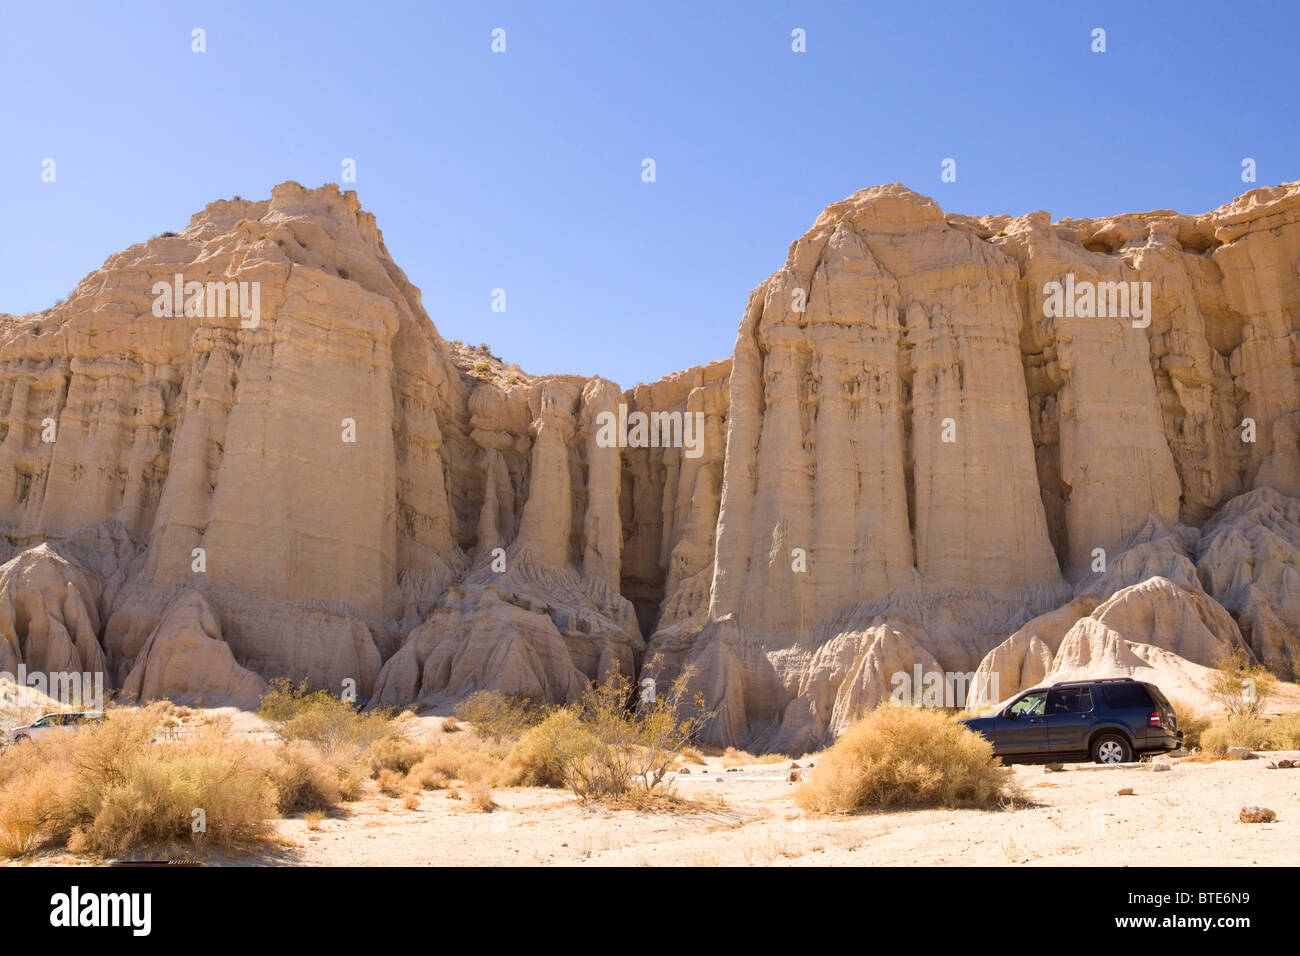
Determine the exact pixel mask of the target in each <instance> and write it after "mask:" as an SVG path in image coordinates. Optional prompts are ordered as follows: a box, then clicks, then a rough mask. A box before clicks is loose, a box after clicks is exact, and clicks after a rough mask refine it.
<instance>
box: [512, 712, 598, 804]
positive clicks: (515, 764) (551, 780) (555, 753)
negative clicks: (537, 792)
mask: <svg viewBox="0 0 1300 956" xmlns="http://www.w3.org/2000/svg"><path fill="white" fill-rule="evenodd" d="M595 745H596V741H595V740H594V739H593V738H592V736H591V733H590V731H589V730H588V728H587V727H586V726H584V725H583V723H582V718H581V715H580V714H579V713H578V711H577V710H576V709H574V708H571V707H560V708H557V709H556V710H554V711H552V713H551V714H550V716H548V717H547V718H546V719H545V720H543V721H542V722H541V723H540V724H538V725H537V726H536V727H531V728H529V729H528V730H527V731H525V732H524V735H523V736H522V737H520V738H519V742H518V743H516V744H515V746H514V747H513V748H512V749H511V751H510V754H509V755H508V756H507V757H506V759H505V761H504V763H503V765H502V771H501V784H502V785H503V786H507V787H563V786H565V785H566V781H565V761H566V759H570V757H571V755H575V754H581V753H586V752H587V751H588V750H589V749H590V748H592V747H594V746H595Z"/></svg>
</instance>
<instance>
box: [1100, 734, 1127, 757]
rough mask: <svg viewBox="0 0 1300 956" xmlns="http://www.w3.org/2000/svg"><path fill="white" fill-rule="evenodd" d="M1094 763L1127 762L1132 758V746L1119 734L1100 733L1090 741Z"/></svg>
mask: <svg viewBox="0 0 1300 956" xmlns="http://www.w3.org/2000/svg"><path fill="white" fill-rule="evenodd" d="M1092 759H1093V762H1094V763H1128V762H1129V761H1131V760H1132V759H1133V748H1131V747H1130V746H1129V745H1128V741H1127V740H1125V739H1124V738H1123V737H1121V736H1120V735H1119V734H1102V735H1101V736H1100V737H1098V738H1097V739H1096V740H1094V741H1093V742H1092Z"/></svg>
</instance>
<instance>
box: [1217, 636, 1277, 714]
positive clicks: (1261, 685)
mask: <svg viewBox="0 0 1300 956" xmlns="http://www.w3.org/2000/svg"><path fill="white" fill-rule="evenodd" d="M1214 667H1215V670H1214V673H1213V674H1212V675H1211V678H1210V687H1209V689H1208V691H1207V693H1208V694H1209V695H1210V699H1211V700H1213V701H1214V702H1215V703H1216V704H1219V705H1220V706H1222V707H1223V709H1224V710H1226V711H1227V712H1228V717H1229V718H1233V717H1258V716H1260V714H1261V713H1262V712H1263V708H1264V703H1265V701H1267V700H1268V698H1269V697H1270V696H1271V695H1272V693H1273V688H1274V685H1275V684H1276V683H1277V678H1275V677H1274V676H1273V675H1272V674H1270V673H1269V672H1268V669H1267V668H1265V667H1264V665H1262V664H1252V663H1250V661H1249V660H1248V659H1247V658H1246V655H1245V654H1244V653H1243V652H1242V651H1241V650H1240V649H1238V650H1234V651H1233V652H1232V653H1231V654H1228V655H1225V656H1223V657H1220V658H1219V659H1218V660H1216V661H1215V662H1214Z"/></svg>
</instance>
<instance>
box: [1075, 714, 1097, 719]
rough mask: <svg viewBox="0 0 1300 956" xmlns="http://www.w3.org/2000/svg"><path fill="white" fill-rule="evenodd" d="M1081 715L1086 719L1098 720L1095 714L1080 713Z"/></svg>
mask: <svg viewBox="0 0 1300 956" xmlns="http://www.w3.org/2000/svg"><path fill="white" fill-rule="evenodd" d="M1079 716H1080V717H1082V718H1083V719H1084V720H1096V719H1097V718H1096V716H1095V715H1093V714H1080V715H1079Z"/></svg>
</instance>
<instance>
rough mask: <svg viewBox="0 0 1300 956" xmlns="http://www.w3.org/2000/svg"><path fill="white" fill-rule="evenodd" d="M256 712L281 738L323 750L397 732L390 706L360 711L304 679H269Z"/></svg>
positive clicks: (369, 741)
mask: <svg viewBox="0 0 1300 956" xmlns="http://www.w3.org/2000/svg"><path fill="white" fill-rule="evenodd" d="M257 713H258V716H260V717H261V718H262V719H263V720H265V721H266V722H267V723H268V724H270V725H271V727H272V728H273V729H274V730H275V732H276V734H277V735H278V736H279V737H280V738H281V739H283V740H310V741H311V742H312V743H315V744H318V745H320V746H321V747H322V748H324V749H326V750H330V749H333V748H335V747H340V746H349V747H358V748H364V747H368V746H370V745H371V744H373V743H375V742H376V741H378V740H383V739H384V738H385V737H393V736H397V735H398V734H399V730H398V729H397V728H396V727H394V726H393V720H392V717H393V715H392V711H390V710H387V709H379V710H373V711H369V712H366V713H363V712H362V711H360V710H359V709H358V708H357V707H356V706H355V705H353V704H350V703H348V702H347V701H345V700H341V699H340V698H338V697H335V696H334V695H333V694H331V693H330V692H329V691H325V690H318V691H309V690H308V689H307V684H306V682H303V683H302V684H299V685H298V686H297V687H294V686H293V685H292V684H291V683H290V682H289V681H287V680H285V679H284V678H282V677H281V678H276V679H275V680H273V681H271V692H270V693H269V694H267V695H266V696H265V697H263V698H262V703H261V706H260V707H258V709H257Z"/></svg>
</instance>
